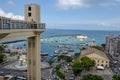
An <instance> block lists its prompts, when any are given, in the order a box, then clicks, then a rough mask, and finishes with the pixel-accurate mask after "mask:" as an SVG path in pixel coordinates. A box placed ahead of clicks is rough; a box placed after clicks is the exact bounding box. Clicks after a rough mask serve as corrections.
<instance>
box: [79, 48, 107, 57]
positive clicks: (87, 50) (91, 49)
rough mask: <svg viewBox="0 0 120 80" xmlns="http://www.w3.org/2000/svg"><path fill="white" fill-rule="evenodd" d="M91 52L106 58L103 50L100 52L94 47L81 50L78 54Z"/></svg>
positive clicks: (82, 54) (83, 54)
mask: <svg viewBox="0 0 120 80" xmlns="http://www.w3.org/2000/svg"><path fill="white" fill-rule="evenodd" d="M92 53H95V54H97V55H99V56H102V57H104V58H107V59H108V57H107V55H106V54H105V53H104V52H102V51H100V50H97V49H95V48H87V49H85V50H82V51H81V54H80V56H85V55H89V54H92Z"/></svg>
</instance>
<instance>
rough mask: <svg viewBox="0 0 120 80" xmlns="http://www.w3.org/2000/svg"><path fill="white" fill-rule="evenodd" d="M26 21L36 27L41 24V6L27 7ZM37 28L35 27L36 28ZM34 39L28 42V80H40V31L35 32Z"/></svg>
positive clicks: (32, 5)
mask: <svg viewBox="0 0 120 80" xmlns="http://www.w3.org/2000/svg"><path fill="white" fill-rule="evenodd" d="M24 13H25V21H29V22H32V23H33V24H34V25H36V24H38V23H40V6H39V5H37V4H28V5H25V12H24ZM34 27H35V26H34ZM34 33H35V36H34V37H29V38H28V39H27V40H28V41H27V42H28V45H27V46H28V51H27V52H28V53H27V54H28V55H27V56H28V80H40V78H41V77H40V76H41V74H40V73H41V71H40V62H41V61H40V60H41V59H40V31H35V32H34Z"/></svg>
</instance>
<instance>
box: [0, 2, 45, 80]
mask: <svg viewBox="0 0 120 80" xmlns="http://www.w3.org/2000/svg"><path fill="white" fill-rule="evenodd" d="M24 9H25V10H24V16H25V20H13V19H10V18H6V17H0V42H1V41H3V40H4V41H8V40H16V39H17V40H18V39H23V38H27V65H28V68H27V79H28V80H41V69H40V68H41V67H40V64H41V61H40V60H41V57H40V49H41V47H40V34H41V33H42V32H44V31H45V23H41V20H40V6H39V5H37V4H27V5H25V8H24Z"/></svg>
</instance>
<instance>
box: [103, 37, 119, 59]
mask: <svg viewBox="0 0 120 80" xmlns="http://www.w3.org/2000/svg"><path fill="white" fill-rule="evenodd" d="M105 51H106V53H108V54H110V55H112V56H116V57H117V56H119V55H120V35H119V36H114V35H108V36H106V47H105Z"/></svg>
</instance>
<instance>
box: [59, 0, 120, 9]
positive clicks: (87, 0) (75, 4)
mask: <svg viewBox="0 0 120 80" xmlns="http://www.w3.org/2000/svg"><path fill="white" fill-rule="evenodd" d="M119 4H120V0H58V6H59V7H60V8H61V9H69V8H82V7H91V6H105V7H106V6H107V7H108V6H116V5H119Z"/></svg>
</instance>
